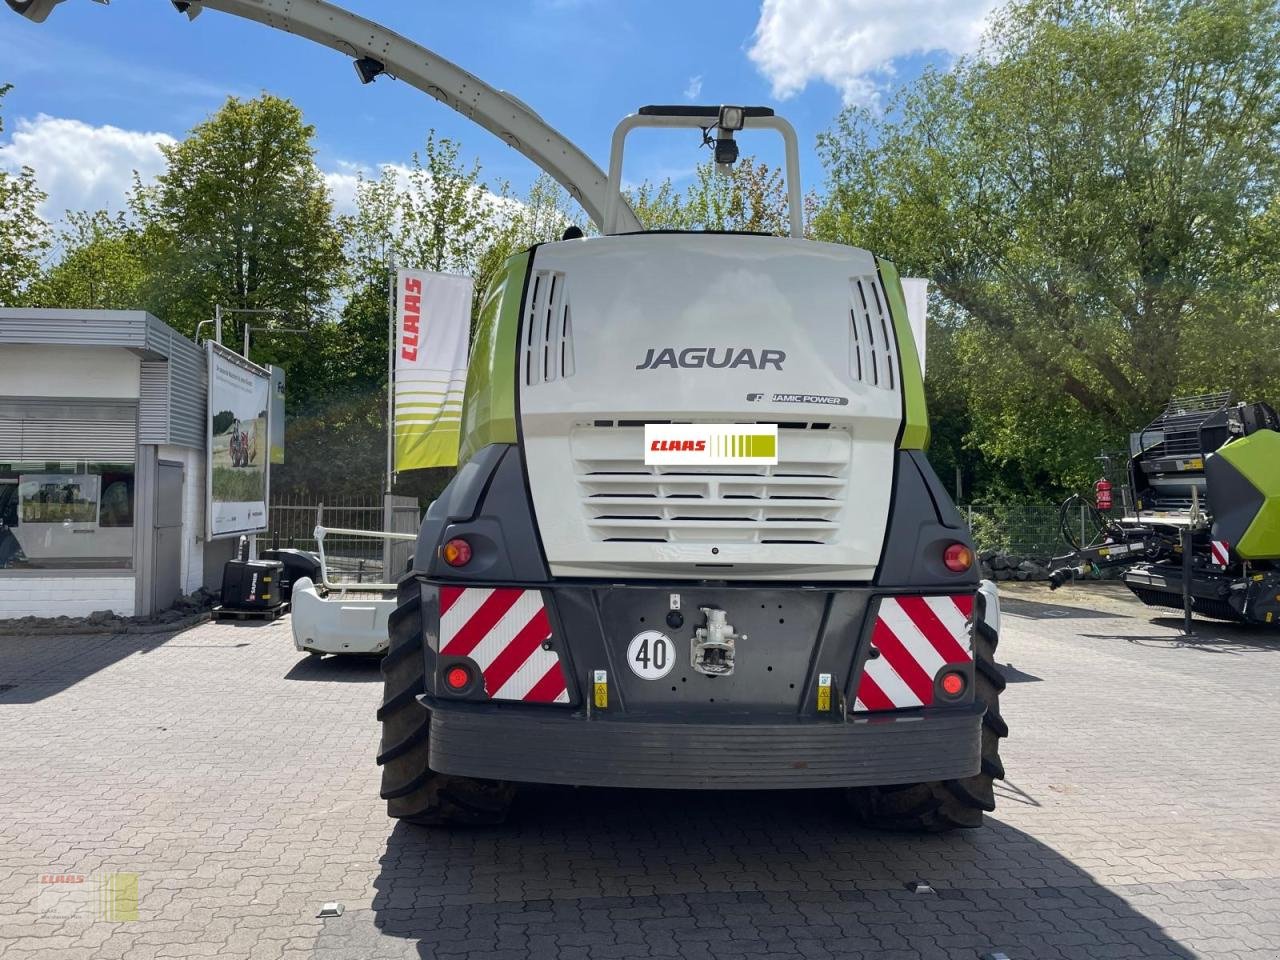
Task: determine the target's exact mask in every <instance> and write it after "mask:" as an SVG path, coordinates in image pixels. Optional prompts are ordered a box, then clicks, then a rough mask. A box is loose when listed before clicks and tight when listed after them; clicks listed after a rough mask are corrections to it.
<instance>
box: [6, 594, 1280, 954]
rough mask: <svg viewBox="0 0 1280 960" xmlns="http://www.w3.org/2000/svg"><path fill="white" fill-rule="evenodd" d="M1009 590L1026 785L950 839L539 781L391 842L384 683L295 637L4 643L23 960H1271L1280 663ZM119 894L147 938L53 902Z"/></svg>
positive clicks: (1008, 710) (795, 801)
mask: <svg viewBox="0 0 1280 960" xmlns="http://www.w3.org/2000/svg"><path fill="white" fill-rule="evenodd" d="M1006 596H1007V599H1006V615H1007V616H1006V623H1005V630H1004V638H1003V641H1002V644H1001V647H1000V650H999V660H1000V662H1001V664H1003V665H1007V666H1006V672H1007V674H1008V676H1009V677H1010V678H1011V680H1012V681H1013V682H1011V683H1010V685H1009V689H1008V692H1007V694H1006V697H1005V701H1004V710H1005V715H1006V716H1007V717H1008V719H1009V721H1010V724H1011V726H1012V727H1013V737H1012V739H1011V740H1009V741H1006V744H1005V752H1004V755H1005V763H1006V766H1007V768H1008V771H1009V776H1010V779H1009V781H1007V782H1006V783H1005V784H1004V785H1002V787H1001V789H1000V808H999V810H998V811H997V813H996V814H995V816H993V817H990V818H989V819H988V826H987V828H985V829H983V830H980V831H969V832H964V833H960V834H954V835H949V836H945V837H925V838H919V837H905V836H897V835H884V834H877V833H872V832H868V831H865V830H862V829H859V828H857V827H855V826H853V825H851V824H850V822H849V820H848V819H847V818H846V816H845V815H844V813H843V810H842V808H841V805H840V801H839V798H838V797H837V796H834V795H831V794H826V793H798V794H795V793H763V794H750V793H736V794H728V795H718V794H692V793H679V792H663V791H653V792H635V793H627V792H622V791H599V790H572V789H559V788H542V789H537V790H531V791H529V792H528V793H527V794H526V795H524V796H523V797H522V799H521V801H520V802H519V804H518V806H517V809H516V811H515V813H514V816H513V819H512V821H511V822H510V823H509V824H507V825H505V826H504V827H501V828H494V829H484V830H470V831H459V832H453V833H450V832H445V831H433V830H426V829H421V828H415V827H406V826H403V825H396V824H394V823H393V822H392V821H389V820H387V819H386V817H385V816H384V813H383V808H382V803H381V802H380V801H379V800H378V799H377V788H378V787H377V781H378V775H377V769H376V767H375V766H374V764H373V761H372V758H373V755H374V752H375V749H376V744H377V737H378V730H377V725H376V723H375V722H374V718H373V711H374V709H375V706H376V704H377V701H378V699H379V695H380V682H379V674H378V668H377V665H376V663H374V662H371V661H345V662H344V661H340V660H333V659H326V660H323V661H317V660H308V659H306V658H300V657H299V655H298V654H297V653H296V652H295V651H294V650H293V647H292V644H291V642H290V640H289V633H288V625H287V623H279V624H273V625H269V626H249V625H238V624H206V625H202V626H200V627H197V628H193V629H191V630H188V631H185V632H183V633H179V634H177V635H176V636H171V637H170V636H152V637H136V636H121V637H85V638H48V637H43V638H38V639H36V638H33V639H30V640H20V639H13V638H0V744H2V746H0V954H2V955H3V956H4V957H5V958H6V960H10V958H13V960H25V958H44V957H49V958H68V960H74V958H93V960H99V958H103V960H106V958H116V957H119V958H126V957H127V958H130V960H132V958H148V957H172V958H183V957H221V958H250V957H252V958H259V957H261V958H323V960H339V958H341V960H347V958H351V960H356V958H359V960H374V958H392V957H423V958H440V960H445V958H457V960H499V958H513V960H514V958H524V957H564V958H588V957H589V958H619V960H625V958H632V957H636V958H639V957H684V958H730V957H733V958H736V957H754V958H775V957H776V958H783V957H786V958H796V957H804V958H826V957H851V958H856V957H865V958H868V960H870V958H875V960H899V958H901V960H907V958H917V957H923V958H933V957H939V958H942V957H945V958H966V960H977V958H980V957H982V956H984V955H988V954H992V953H995V952H1002V953H1004V954H1006V955H1007V956H1008V957H1009V958H1011V960H1030V958H1035V960H1045V958H1076V957H1079V958H1089V960H1093V958H1106V957H1166V958H1191V957H1207V958H1213V960H1232V958H1240V960H1243V958H1249V960H1263V958H1266V960H1274V958H1277V957H1280V862H1278V861H1280V803H1278V802H1277V797H1280V770H1278V769H1277V767H1278V766H1280V765H1278V764H1277V761H1278V760H1280V709H1278V708H1277V705H1276V704H1277V701H1276V695H1275V688H1276V686H1277V682H1276V681H1277V680H1278V679H1280V637H1276V639H1273V640H1270V641H1268V640H1266V639H1264V637H1265V635H1260V634H1256V633H1250V632H1246V631H1243V630H1238V629H1235V628H1229V627H1223V626H1218V625H1214V624H1210V623H1205V622H1200V623H1198V624H1197V627H1198V631H1199V635H1198V636H1197V637H1196V638H1195V639H1192V640H1185V639H1182V638H1180V637H1179V636H1178V633H1177V629H1176V627H1177V623H1176V620H1174V619H1156V620H1153V619H1152V616H1151V613H1150V612H1149V611H1147V610H1145V609H1143V608H1141V607H1138V606H1137V605H1136V604H1133V603H1131V602H1128V601H1126V600H1125V599H1124V598H1123V596H1122V595H1120V594H1115V593H1108V594H1105V595H1103V596H1102V597H1101V598H1099V597H1096V596H1094V595H1091V594H1085V593H1083V592H1074V593H1061V594H1056V595H1050V594H1048V593H1047V592H1046V591H1044V590H1043V589H1041V588H1038V587H1031V586H1029V585H1028V586H1025V587H1021V588H1019V589H1017V592H1016V593H1015V592H1013V591H1010V592H1009V593H1008V594H1007V595H1006ZM110 874H126V875H128V874H134V875H136V877H137V891H138V896H137V919H136V920H132V919H128V916H129V915H128V914H127V907H128V906H129V905H130V903H131V901H129V900H128V898H127V897H126V899H125V900H124V901H119V900H113V901H111V903H112V904H115V907H116V910H115V912H113V910H112V909H108V908H104V907H103V906H102V901H100V900H99V901H97V903H96V905H95V904H94V903H93V902H91V901H85V903H83V904H82V903H81V901H78V900H75V896H77V895H79V894H78V893H77V892H76V891H79V890H80V889H82V888H76V891H72V890H71V887H70V886H69V885H65V884H64V885H58V884H53V883H50V882H43V883H42V882H41V880H42V878H43V879H44V880H45V881H49V880H51V879H53V878H54V877H69V878H71V880H72V881H74V879H75V878H76V877H84V878H85V880H84V883H85V884H86V885H92V884H95V883H98V882H100V881H101V880H102V878H103V877H105V876H107V875H110ZM917 879H923V880H926V881H928V882H929V883H930V884H931V885H932V886H933V888H934V891H935V892H933V893H932V894H927V893H926V894H920V893H913V892H909V891H908V890H907V889H906V884H907V883H908V882H910V881H913V880H917ZM83 889H84V890H86V891H87V890H88V889H89V887H88V886H86V887H84V888H83ZM330 900H336V901H340V902H341V903H342V904H343V905H344V906H345V912H344V913H343V915H342V916H341V917H338V918H333V919H324V920H322V919H317V918H316V916H315V915H316V913H317V912H318V910H319V908H320V906H321V905H322V903H324V902H325V901H330ZM85 904H87V905H85ZM122 904H123V908H125V909H126V913H125V915H124V917H123V918H121V917H120V916H118V914H119V910H120V909H121V905H122ZM109 906H110V904H109ZM99 916H107V917H113V916H114V917H116V919H99Z"/></svg>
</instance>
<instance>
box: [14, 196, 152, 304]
mask: <svg viewBox="0 0 1280 960" xmlns="http://www.w3.org/2000/svg"><path fill="white" fill-rule="evenodd" d="M142 242H143V238H142V233H141V231H140V230H138V229H137V228H135V227H133V226H131V225H130V224H129V223H128V221H127V220H126V218H125V216H124V215H123V214H116V215H115V216H112V215H111V214H109V213H108V212H107V211H105V210H98V211H96V212H94V213H76V212H73V211H69V212H68V213H67V225H66V227H65V228H64V229H63V230H62V231H61V233H60V236H59V246H60V247H61V248H62V257H61V259H59V260H58V262H57V263H55V264H53V265H52V266H50V267H49V269H48V270H46V271H45V272H44V273H43V274H42V275H41V276H40V277H39V278H38V279H37V280H35V281H34V282H33V283H32V284H31V286H30V288H29V290H28V291H27V294H26V297H25V299H26V302H27V303H29V304H31V305H32V306H36V307H64V308H69V309H81V310H137V309H138V308H139V307H140V306H141V305H142V303H143V290H144V289H145V287H146V284H147V272H146V258H145V256H144V252H143V249H142Z"/></svg>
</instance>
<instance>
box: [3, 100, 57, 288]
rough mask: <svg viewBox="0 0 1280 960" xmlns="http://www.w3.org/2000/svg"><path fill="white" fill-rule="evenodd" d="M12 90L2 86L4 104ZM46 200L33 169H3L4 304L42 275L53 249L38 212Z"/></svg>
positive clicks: (46, 228)
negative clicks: (42, 266)
mask: <svg viewBox="0 0 1280 960" xmlns="http://www.w3.org/2000/svg"><path fill="white" fill-rule="evenodd" d="M11 89H13V86H12V84H0V102H3V100H4V96H5V94H6V93H8V92H9V91H10V90H11ZM3 131H4V117H3V115H0V133H2V132H3ZM44 199H45V194H44V193H43V192H41V190H40V188H39V187H38V186H37V185H36V175H35V171H34V170H32V169H31V168H30V167H23V168H22V169H21V170H20V171H18V173H17V174H12V173H8V172H6V171H4V170H0V304H13V303H17V302H18V301H19V299H20V298H21V296H22V293H23V291H24V290H25V289H26V287H27V285H28V284H29V283H31V281H32V280H34V279H35V278H36V277H37V276H38V275H39V273H40V259H41V257H42V256H43V255H44V253H45V251H46V250H47V249H48V247H49V228H48V224H46V223H45V222H44V220H43V219H42V218H41V216H40V213H39V209H38V208H39V206H40V204H41V203H42V202H43V201H44Z"/></svg>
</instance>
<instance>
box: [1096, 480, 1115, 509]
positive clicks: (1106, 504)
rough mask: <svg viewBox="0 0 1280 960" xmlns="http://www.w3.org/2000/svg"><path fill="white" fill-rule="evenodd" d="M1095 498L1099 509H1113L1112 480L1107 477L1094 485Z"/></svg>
mask: <svg viewBox="0 0 1280 960" xmlns="http://www.w3.org/2000/svg"><path fill="white" fill-rule="evenodd" d="M1093 493H1094V499H1095V500H1096V502H1097V504H1098V509H1099V510H1110V509H1111V481H1110V480H1108V479H1106V478H1105V477H1104V478H1102V479H1101V480H1099V481H1098V482H1097V483H1095V484H1094V485H1093Z"/></svg>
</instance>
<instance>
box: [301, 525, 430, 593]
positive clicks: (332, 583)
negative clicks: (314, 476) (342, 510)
mask: <svg viewBox="0 0 1280 960" xmlns="http://www.w3.org/2000/svg"><path fill="white" fill-rule="evenodd" d="M331 534H336V535H337V536H338V537H340V538H342V540H343V542H344V543H347V542H350V541H356V540H367V541H373V542H374V544H375V546H376V548H377V550H378V553H379V560H378V570H379V572H381V571H382V569H383V567H382V559H381V554H382V553H383V547H382V544H384V543H387V542H389V541H401V542H404V541H408V542H410V543H412V542H413V541H415V540H417V539H418V538H417V535H416V534H412V533H389V532H387V531H385V530H350V529H343V528H340V527H321V526H317V527H316V528H315V530H314V531H313V532H312V535H313V537H314V538H315V541H316V552H317V553H318V554H320V581H321V583H323V584H324V586H325V587H327V588H328V589H330V590H335V591H337V592H339V593H343V592H346V591H348V590H351V589H356V590H378V591H383V592H389V591H392V590H395V589H396V585H395V584H394V583H376V582H366V581H365V580H363V579H360V578H357V579H356V580H355V582H354V583H353V582H352V580H351V569H350V561H349V559H348V558H346V557H343V558H341V559H339V558H337V557H332V558H331V557H330V556H329V553H328V551H326V549H325V541H326V540H327V539H328V537H329V536H330V535H331ZM344 566H345V567H346V569H345V570H343V569H342V568H343V567H344ZM330 570H333V571H334V572H335V573H338V574H339V575H340V576H343V579H342V580H340V581H339V580H334V579H333V578H332V577H330V575H329V573H330ZM363 571H364V567H363V561H361V567H360V572H361V573H363Z"/></svg>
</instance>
